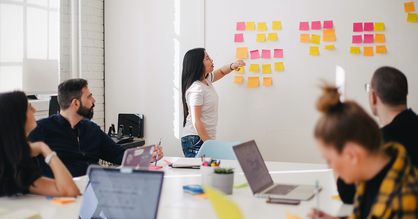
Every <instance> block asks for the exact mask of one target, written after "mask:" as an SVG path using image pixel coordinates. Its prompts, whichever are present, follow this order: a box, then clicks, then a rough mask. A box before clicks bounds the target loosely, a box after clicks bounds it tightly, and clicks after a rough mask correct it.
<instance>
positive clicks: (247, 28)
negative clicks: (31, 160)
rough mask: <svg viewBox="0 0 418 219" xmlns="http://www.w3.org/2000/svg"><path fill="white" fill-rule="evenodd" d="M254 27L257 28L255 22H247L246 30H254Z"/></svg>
mask: <svg viewBox="0 0 418 219" xmlns="http://www.w3.org/2000/svg"><path fill="white" fill-rule="evenodd" d="M254 29H255V22H247V23H245V30H254Z"/></svg>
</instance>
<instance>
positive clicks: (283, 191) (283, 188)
mask: <svg viewBox="0 0 418 219" xmlns="http://www.w3.org/2000/svg"><path fill="white" fill-rule="evenodd" d="M296 187H298V186H297V185H283V184H278V185H277V186H275V187H273V188H271V189H269V190H268V191H266V192H264V193H266V194H277V195H287V193H289V192H290V191H292V190H293V189H295V188H296Z"/></svg>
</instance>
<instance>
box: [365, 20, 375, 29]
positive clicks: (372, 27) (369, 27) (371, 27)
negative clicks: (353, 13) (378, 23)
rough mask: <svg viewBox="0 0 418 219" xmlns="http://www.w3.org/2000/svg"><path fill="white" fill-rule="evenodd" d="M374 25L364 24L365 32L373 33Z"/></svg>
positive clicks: (371, 23) (370, 23)
mask: <svg viewBox="0 0 418 219" xmlns="http://www.w3.org/2000/svg"><path fill="white" fill-rule="evenodd" d="M373 30H374V24H373V22H364V31H373Z"/></svg>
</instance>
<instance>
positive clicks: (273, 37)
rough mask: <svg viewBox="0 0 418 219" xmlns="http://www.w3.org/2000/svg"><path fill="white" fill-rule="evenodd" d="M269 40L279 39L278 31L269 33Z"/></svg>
mask: <svg viewBox="0 0 418 219" xmlns="http://www.w3.org/2000/svg"><path fill="white" fill-rule="evenodd" d="M267 40H270V41H276V40H277V33H269V34H268V36H267Z"/></svg>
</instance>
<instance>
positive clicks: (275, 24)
mask: <svg viewBox="0 0 418 219" xmlns="http://www.w3.org/2000/svg"><path fill="white" fill-rule="evenodd" d="M271 29H272V30H281V29H282V22H281V21H273V27H272V28H271Z"/></svg>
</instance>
